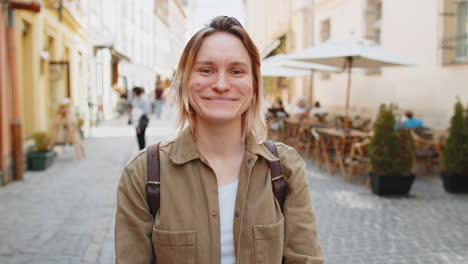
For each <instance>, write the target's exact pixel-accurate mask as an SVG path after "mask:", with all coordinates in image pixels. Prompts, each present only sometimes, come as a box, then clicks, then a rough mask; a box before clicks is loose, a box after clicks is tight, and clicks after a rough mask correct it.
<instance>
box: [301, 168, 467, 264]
mask: <svg viewBox="0 0 468 264" xmlns="http://www.w3.org/2000/svg"><path fill="white" fill-rule="evenodd" d="M308 168H309V181H310V184H311V189H312V196H313V199H314V208H315V211H316V214H317V218H318V220H317V221H318V232H319V240H320V242H321V245H322V248H323V250H324V255H325V260H326V263H327V264H343V263H352V264H357V263H379V264H380V263H386V264H387V263H388V264H391V263H395V264H405V263H408V264H419V263H421V264H442V263H446V264H468V195H452V194H448V193H445V192H444V190H443V187H442V182H441V180H440V179H439V178H429V179H424V180H422V179H417V180H416V181H415V183H414V184H413V186H412V189H411V194H410V197H409V198H402V197H400V198H398V197H394V198H381V197H378V196H376V195H374V194H372V193H371V191H370V190H369V189H367V188H366V187H364V186H363V185H358V184H350V183H346V182H345V181H344V180H343V179H342V177H341V176H339V175H333V176H330V175H325V174H323V173H321V172H320V171H317V169H315V168H313V167H312V166H311V165H310V162H309V164H308Z"/></svg>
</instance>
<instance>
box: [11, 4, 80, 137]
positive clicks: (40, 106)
mask: <svg viewBox="0 0 468 264" xmlns="http://www.w3.org/2000/svg"><path fill="white" fill-rule="evenodd" d="M74 2H76V1H66V2H65V5H64V7H63V8H62V9H61V12H59V11H58V9H56V8H54V3H53V1H43V5H42V10H41V12H39V13H36V14H34V13H30V12H26V11H18V12H16V16H15V24H16V44H17V45H16V50H17V72H18V87H19V90H20V100H21V102H20V105H21V113H22V120H23V136H24V138H26V139H27V138H29V136H30V135H31V134H32V133H34V132H38V131H50V129H51V127H52V126H51V125H52V124H53V121H54V119H55V113H56V110H57V107H58V104H59V103H60V102H61V101H62V100H63V98H70V99H71V103H72V104H73V105H74V106H75V107H77V108H78V112H79V113H82V114H85V112H86V111H87V102H86V98H87V92H88V88H87V79H86V75H87V74H86V72H87V71H86V67H87V63H86V60H87V57H88V43H87V39H86V34H85V33H84V32H85V31H84V29H83V26H82V25H81V24H80V22H79V19H78V18H79V16H78V15H77V14H74V13H71V11H70V10H72V7H73V8H76V7H77V6H76V5H75V3H74Z"/></svg>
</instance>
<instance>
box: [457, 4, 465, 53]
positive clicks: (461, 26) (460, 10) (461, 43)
mask: <svg viewBox="0 0 468 264" xmlns="http://www.w3.org/2000/svg"><path fill="white" fill-rule="evenodd" d="M456 17H457V36H456V56H457V58H466V57H467V56H468V1H460V2H457V15H456Z"/></svg>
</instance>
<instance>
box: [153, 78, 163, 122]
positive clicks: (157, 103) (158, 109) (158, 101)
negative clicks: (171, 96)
mask: <svg viewBox="0 0 468 264" xmlns="http://www.w3.org/2000/svg"><path fill="white" fill-rule="evenodd" d="M163 92H164V89H163V88H162V87H161V84H160V83H158V84H157V85H156V89H154V113H155V114H156V118H157V119H161V113H162V110H163V106H164V100H163Z"/></svg>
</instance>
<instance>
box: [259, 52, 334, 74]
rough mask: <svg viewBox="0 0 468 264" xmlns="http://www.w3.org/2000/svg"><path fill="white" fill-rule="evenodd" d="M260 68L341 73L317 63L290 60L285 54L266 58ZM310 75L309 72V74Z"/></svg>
mask: <svg viewBox="0 0 468 264" xmlns="http://www.w3.org/2000/svg"><path fill="white" fill-rule="evenodd" d="M262 66H267V67H269V66H280V67H282V68H289V69H296V70H308V71H310V70H313V71H322V72H341V69H340V68H337V67H332V66H327V65H321V64H317V63H308V62H302V61H297V60H291V59H290V58H289V56H288V55H286V54H277V55H274V56H271V57H268V58H266V59H264V60H263V61H262ZM309 73H310V72H309Z"/></svg>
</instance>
